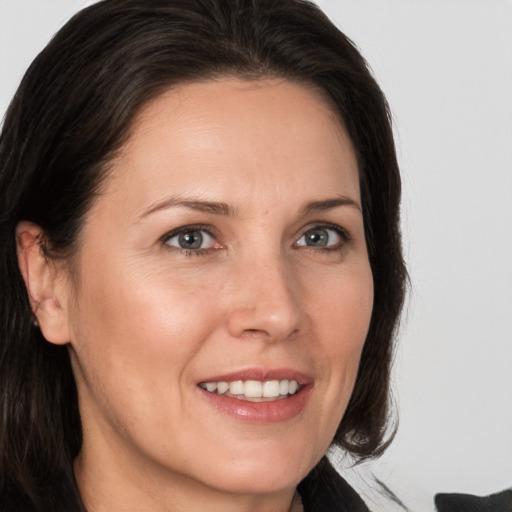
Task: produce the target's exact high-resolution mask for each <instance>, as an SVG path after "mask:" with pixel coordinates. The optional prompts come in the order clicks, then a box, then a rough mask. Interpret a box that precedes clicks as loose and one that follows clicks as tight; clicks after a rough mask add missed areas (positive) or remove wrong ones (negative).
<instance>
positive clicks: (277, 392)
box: [200, 379, 299, 399]
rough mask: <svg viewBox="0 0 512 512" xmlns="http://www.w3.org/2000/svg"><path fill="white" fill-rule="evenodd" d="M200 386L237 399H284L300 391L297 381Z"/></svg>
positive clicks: (205, 384) (237, 381)
mask: <svg viewBox="0 0 512 512" xmlns="http://www.w3.org/2000/svg"><path fill="white" fill-rule="evenodd" d="M200 386H201V387H202V388H203V389H205V390H207V391H209V392H210V393H215V392H216V393H217V394H219V395H223V394H225V393H229V395H232V396H234V397H237V398H241V399H243V398H247V399H258V398H276V399H278V398H280V397H281V398H284V397H286V396H288V395H294V394H295V393H297V391H298V390H299V385H298V383H297V381H296V380H288V379H283V380H267V381H265V382H261V381H259V380H246V381H243V380H235V381H232V382H223V381H222V382H202V383H201V384H200Z"/></svg>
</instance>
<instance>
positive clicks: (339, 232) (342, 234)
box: [294, 222, 351, 251]
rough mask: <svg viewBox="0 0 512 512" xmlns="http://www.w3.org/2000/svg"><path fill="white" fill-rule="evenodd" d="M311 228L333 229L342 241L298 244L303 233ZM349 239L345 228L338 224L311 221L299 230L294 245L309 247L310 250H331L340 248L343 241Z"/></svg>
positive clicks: (343, 243)
mask: <svg viewBox="0 0 512 512" xmlns="http://www.w3.org/2000/svg"><path fill="white" fill-rule="evenodd" d="M312 229H326V230H331V231H334V232H335V233H336V234H337V235H338V236H339V237H340V238H341V239H342V243H337V244H332V245H327V246H318V247H315V246H310V245H305V244H304V245H298V241H299V240H301V239H302V238H303V237H304V236H305V234H306V233H307V232H308V231H310V230H312ZM350 240H351V236H350V234H349V232H348V231H347V230H346V229H345V228H343V227H341V226H340V225H338V224H332V223H330V222H313V223H310V224H308V225H307V226H306V227H304V228H303V229H302V230H301V233H300V236H299V237H298V238H297V240H296V242H295V243H294V245H296V246H298V247H305V248H306V249H311V250H324V251H329V250H331V251H333V250H337V249H340V248H341V247H343V246H344V245H345V243H347V242H349V241H350Z"/></svg>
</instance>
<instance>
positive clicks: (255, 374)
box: [198, 368, 313, 386]
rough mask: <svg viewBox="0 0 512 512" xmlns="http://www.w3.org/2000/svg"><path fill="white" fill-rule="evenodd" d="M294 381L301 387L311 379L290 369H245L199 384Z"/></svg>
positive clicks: (203, 380)
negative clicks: (242, 381)
mask: <svg viewBox="0 0 512 512" xmlns="http://www.w3.org/2000/svg"><path fill="white" fill-rule="evenodd" d="M284 379H288V380H295V381H297V383H298V384H300V385H301V386H306V385H307V384H310V383H311V382H312V381H313V379H312V378H311V376H309V375H308V374H306V373H305V372H302V371H299V370H294V369H292V368H247V369H244V370H238V371H234V372H229V373H223V374H217V375H212V376H211V377H207V378H204V379H201V380H200V381H199V382H198V384H199V383H201V382H234V381H237V380H244V381H245V380H259V381H262V382H266V381H269V380H284Z"/></svg>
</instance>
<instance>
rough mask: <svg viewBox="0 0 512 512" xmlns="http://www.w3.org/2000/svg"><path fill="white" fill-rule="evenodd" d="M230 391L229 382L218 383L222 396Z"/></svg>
mask: <svg viewBox="0 0 512 512" xmlns="http://www.w3.org/2000/svg"><path fill="white" fill-rule="evenodd" d="M207 385H208V384H207ZM228 389H229V384H228V383H227V382H217V391H218V392H219V395H222V394H223V393H225V392H226V391H227V390H228Z"/></svg>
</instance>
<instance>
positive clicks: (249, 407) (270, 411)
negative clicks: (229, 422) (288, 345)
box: [197, 385, 312, 423]
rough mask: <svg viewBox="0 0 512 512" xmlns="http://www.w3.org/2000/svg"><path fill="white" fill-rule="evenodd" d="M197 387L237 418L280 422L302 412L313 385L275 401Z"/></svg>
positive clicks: (214, 403) (207, 398)
mask: <svg viewBox="0 0 512 512" xmlns="http://www.w3.org/2000/svg"><path fill="white" fill-rule="evenodd" d="M197 389H198V390H199V391H200V392H201V394H202V395H203V397H204V398H205V399H206V400H207V401H208V402H209V403H210V405H212V406H213V407H214V408H215V409H217V410H218V411H221V412H223V413H225V414H228V415H229V416H232V417H234V418H236V419H239V420H242V421H247V422H249V423H278V422H281V421H286V420H289V419H291V418H294V417H295V416H297V415H299V414H300V413H301V412H302V410H303V409H304V407H305V406H306V403H307V401H308V398H309V396H310V394H311V390H312V386H310V385H308V386H304V387H303V388H301V390H300V391H299V392H298V393H296V394H294V395H291V396H289V397H288V398H285V399H282V400H275V401H273V402H249V401H246V400H239V399H238V398H232V397H229V396H225V395H217V394H216V393H210V392H209V391H206V390H204V389H202V388H200V387H198V388H197Z"/></svg>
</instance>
